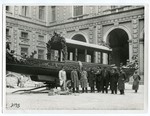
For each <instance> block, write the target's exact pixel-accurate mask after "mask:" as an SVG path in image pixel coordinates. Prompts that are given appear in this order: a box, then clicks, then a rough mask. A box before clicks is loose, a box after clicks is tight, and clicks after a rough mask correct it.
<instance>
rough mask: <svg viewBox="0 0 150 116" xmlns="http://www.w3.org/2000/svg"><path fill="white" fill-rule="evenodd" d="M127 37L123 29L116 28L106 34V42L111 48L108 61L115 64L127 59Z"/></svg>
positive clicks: (124, 62) (124, 61)
mask: <svg viewBox="0 0 150 116" xmlns="http://www.w3.org/2000/svg"><path fill="white" fill-rule="evenodd" d="M128 40H129V37H128V34H127V33H126V31H125V30H123V29H120V28H116V29H114V30H112V31H111V32H110V33H109V34H108V36H107V43H108V44H109V46H110V47H111V48H112V52H111V54H110V58H109V63H110V64H115V65H117V66H119V65H120V63H123V65H125V64H126V61H127V59H129V43H128Z"/></svg>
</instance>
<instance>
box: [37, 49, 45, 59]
mask: <svg viewBox="0 0 150 116" xmlns="http://www.w3.org/2000/svg"><path fill="white" fill-rule="evenodd" d="M38 59H44V50H41V49H39V50H38Z"/></svg>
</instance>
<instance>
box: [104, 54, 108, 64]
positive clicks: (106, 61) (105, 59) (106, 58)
mask: <svg viewBox="0 0 150 116" xmlns="http://www.w3.org/2000/svg"><path fill="white" fill-rule="evenodd" d="M103 64H108V54H107V53H103Z"/></svg>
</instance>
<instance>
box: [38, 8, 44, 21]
mask: <svg viewBox="0 0 150 116" xmlns="http://www.w3.org/2000/svg"><path fill="white" fill-rule="evenodd" d="M39 19H41V20H44V19H45V6H39Z"/></svg>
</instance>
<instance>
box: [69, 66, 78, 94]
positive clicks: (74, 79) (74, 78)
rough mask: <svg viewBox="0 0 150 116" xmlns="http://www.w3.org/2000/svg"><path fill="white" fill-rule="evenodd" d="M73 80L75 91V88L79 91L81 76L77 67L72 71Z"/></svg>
mask: <svg viewBox="0 0 150 116" xmlns="http://www.w3.org/2000/svg"><path fill="white" fill-rule="evenodd" d="M71 82H72V88H73V93H74V92H75V89H76V92H79V78H78V73H77V71H76V68H75V67H74V68H73V70H72V71H71Z"/></svg>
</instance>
